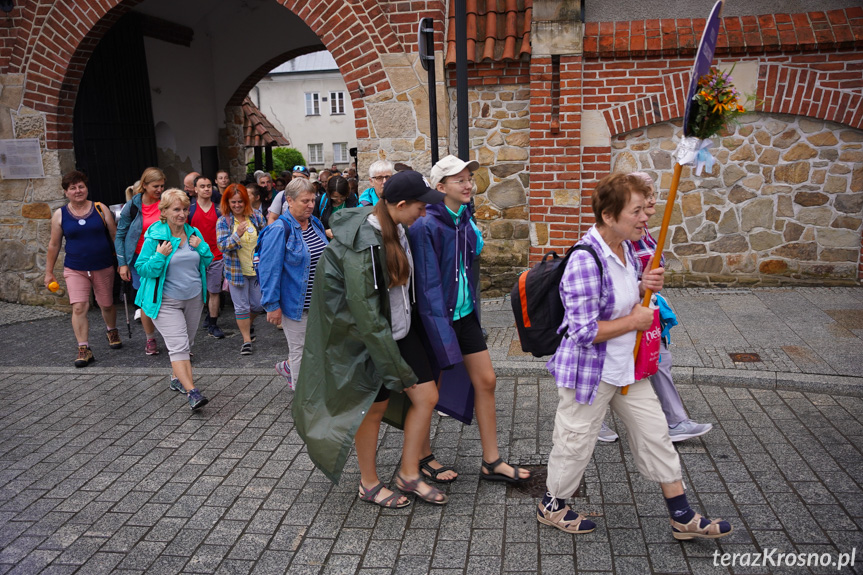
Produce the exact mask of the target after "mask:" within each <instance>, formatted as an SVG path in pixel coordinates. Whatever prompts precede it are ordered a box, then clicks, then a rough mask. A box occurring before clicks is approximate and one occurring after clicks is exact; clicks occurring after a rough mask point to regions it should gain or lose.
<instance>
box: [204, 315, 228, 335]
mask: <svg viewBox="0 0 863 575" xmlns="http://www.w3.org/2000/svg"><path fill="white" fill-rule="evenodd" d="M209 319H210V323H209V325H208V326H207V335H209V336H210V337H214V338H216V339H223V338H224V337H225V332H223V331H222V328H220V327H219V326H218V325H217V323H218V321H219V318H217V317H214V318H209Z"/></svg>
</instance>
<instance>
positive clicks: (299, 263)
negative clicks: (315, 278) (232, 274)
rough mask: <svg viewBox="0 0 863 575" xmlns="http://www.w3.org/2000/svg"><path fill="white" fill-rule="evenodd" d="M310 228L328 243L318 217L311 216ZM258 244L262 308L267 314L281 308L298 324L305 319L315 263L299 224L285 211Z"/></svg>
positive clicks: (267, 229) (264, 233)
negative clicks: (312, 266)
mask: <svg viewBox="0 0 863 575" xmlns="http://www.w3.org/2000/svg"><path fill="white" fill-rule="evenodd" d="M310 225H311V226H312V228H314V230H315V233H316V234H317V235H318V237H319V238H321V240H323V242H324V243H325V244H327V243H329V241H328V240H327V235H326V233H324V226H323V224H321V221H320V220H319V219H318V218H316V217H315V216H312V217H311V218H310ZM286 232H287V233H286ZM258 245H259V246H260V248H259V254H258V255H259V258H260V259H259V261H258V281H260V283H261V306H263V308H264V309H265V310H267V311H276V309H281V310H282V313H283V314H285V315H286V316H287V317H288V318H290V319H292V320H294V321H299V320H300V319H302V316H303V304H304V303H305V301H306V290H308V287H309V272H310V271H311V267H310V265H311V260H312V257H311V254H310V253H309V248H308V246H306V242H304V241H303V230H302V228H301V227H300V222H298V221H297V220H296V218H294V216H292V215H291V212H290V211H286V212H285V213H283V214H282V215H280V216H279V219H278V220H277V221H275V222H273V223H272V224H270V225H269V226H267V227H265V228H264V229H263V231H261V235H260V237H259V238H258Z"/></svg>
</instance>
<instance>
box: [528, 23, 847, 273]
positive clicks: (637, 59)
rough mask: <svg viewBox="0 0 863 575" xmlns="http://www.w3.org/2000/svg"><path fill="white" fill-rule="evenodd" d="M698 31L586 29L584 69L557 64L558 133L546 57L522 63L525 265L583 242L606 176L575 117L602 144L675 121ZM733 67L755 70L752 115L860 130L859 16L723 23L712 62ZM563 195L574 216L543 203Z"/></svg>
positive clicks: (661, 26) (605, 163) (573, 63)
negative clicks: (535, 240) (598, 131)
mask: <svg viewBox="0 0 863 575" xmlns="http://www.w3.org/2000/svg"><path fill="white" fill-rule="evenodd" d="M703 28H704V20H690V19H680V20H647V21H637V22H603V23H589V24H587V26H586V29H585V37H584V61H583V62H581V60H580V59H578V60H577V59H572V60H570V61H566V58H561V80H560V89H561V94H562V96H561V98H560V107H561V112H560V114H561V115H560V121H561V124H560V126H561V132H560V133H559V134H555V133H553V128H552V121H551V113H552V105H553V102H552V91H553V83H552V81H551V73H552V70H551V68H552V61H551V58H548V57H546V58H539V57H534V58H533V59H532V61H531V111H532V116H531V118H532V119H531V163H530V169H531V189H530V217H531V222H532V223H534V225H536V224H541V223H547V224H548V226H549V234H548V238H549V243H548V245H546V246H539V247H533V248H531V260H532V261H536V260H537V259H538V257H539V256H540V255H541V254H542V253H544V252H545V251H547V250H548V249H549V247H555V248H557V247H562V246H568V245H570V244H571V243H572V241H573V240H574V239H576V238H578V237H579V236H580V235H581V234H582V233H584V231H585V230H586V228H587V226H588V225H589V223H591V222H592V219H591V217H590V208H589V205H590V192H591V190H592V188H593V187H594V184H595V182H596V181H597V180H598V179H599V178H601V177H603V176H604V175H606V174H607V173H609V171H610V169H611V166H610V162H611V148H610V147H604V146H603V147H596V148H580V113H579V112H578V110H579V109H580V110H582V111H588V110H595V111H600V112H601V113H602V115H603V117H604V118H605V121H606V123H607V125H608V129H609V132H610V134H611V135H612V137H613V136H615V135H617V134H622V133H625V132H628V131H631V130H634V129H637V128H639V127H643V126H647V125H650V124H654V123H656V122H661V121H667V120H671V119H674V118H679V117H681V116H682V115H683V109H684V98H685V90H686V86H688V83H689V73H690V68H691V66H692V57H693V55H694V54H695V50H696V48H697V44H698V41H699V39H700V37H701V32H702V30H703ZM743 60H756V61H758V62H759V75H758V93H757V97H758V100H759V101H760V102H761V104H760V105H759V106H758V107H757V109H758V110H760V111H764V112H772V113H783V114H798V115H805V116H811V117H815V118H819V119H824V120H830V121H834V122H839V123H842V124H845V125H848V126H850V127H854V128H858V129H860V128H863V103H861V100H863V8H851V9H846V10H835V11H830V12H826V13H825V12H811V13H807V14H792V15H787V14H775V15H767V16H759V17H740V18H737V17H735V18H725V19H723V22H722V27H721V29H720V35H719V39H718V42H717V51H716V59H715V62H716V63H718V64H722V65H731V64H733V63H735V62H739V61H743ZM579 104H580V106H579ZM568 106H571V111H567V110H570V108H568ZM570 122H571V123H570ZM564 127H566V128H567V129H566V130H564ZM570 187H571V188H573V189H577V190H580V192H581V196H582V201H581V205H582V210H577V209H574V208H569V207H560V206H555V205H554V204H553V200H552V198H553V195H554V191H555V190H560V189H566V188H570ZM860 277H861V278H863V266H861V275H860Z"/></svg>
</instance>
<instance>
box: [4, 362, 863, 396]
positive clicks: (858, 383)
mask: <svg viewBox="0 0 863 575" xmlns="http://www.w3.org/2000/svg"><path fill="white" fill-rule="evenodd" d="M531 363H533V362H531ZM494 364H495V365H494V370H495V373H496V374H497V376H498V377H547V378H551V375H550V374H549V373H548V370H547V369H545V364H544V363H539V362H536V363H535V365H525V363H524V362H517V361H506V360H504V361H496V362H494ZM0 373H26V374H34V373H44V374H50V375H54V374H56V375H88V374H98V375H143V376H152V377H167V376H166V374H165V372H164V370H160V371H159V372H158V373H154V370H153V368H146V367H95V366H88V367H86V368H77V367H51V366H45V367H33V366H9V367H2V366H0ZM195 374H196V375H203V376H208V375H209V376H223V375H229V376H230V375H235V376H242V375H248V376H267V375H270V376H273V377H280V376H279V375H278V374H277V373H276V371H275V370H274V369H272V368H244V369H232V368H214V367H202V368H195ZM671 375H672V377H673V378H674V381H675V383H679V384H683V385H711V386H718V387H742V388H747V389H767V390H774V391H778V390H785V391H798V392H804V393H827V394H836V395H845V396H851V397H863V377H853V376H843V375H825V374H809V373H787V372H781V371H764V370H763V371H758V370H742V369H715V368H708V367H685V366H674V367H672V368H671Z"/></svg>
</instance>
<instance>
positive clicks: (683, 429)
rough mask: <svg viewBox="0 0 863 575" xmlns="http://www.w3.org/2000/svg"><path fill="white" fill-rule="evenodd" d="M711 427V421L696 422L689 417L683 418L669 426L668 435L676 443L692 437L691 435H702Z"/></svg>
mask: <svg viewBox="0 0 863 575" xmlns="http://www.w3.org/2000/svg"><path fill="white" fill-rule="evenodd" d="M711 429H713V424H712V423H696V422H695V421H692V420H691V419H684V420H683V421H681V422H680V423H678V424H677V425H675V426H674V427H669V428H668V435H669V437H671V441H672V442H674V443H677V442H678V441H683V440H684V439H692V438H693V437H698V436H701V435H704V434H705V433H707V432H708V431H710V430H711Z"/></svg>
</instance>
